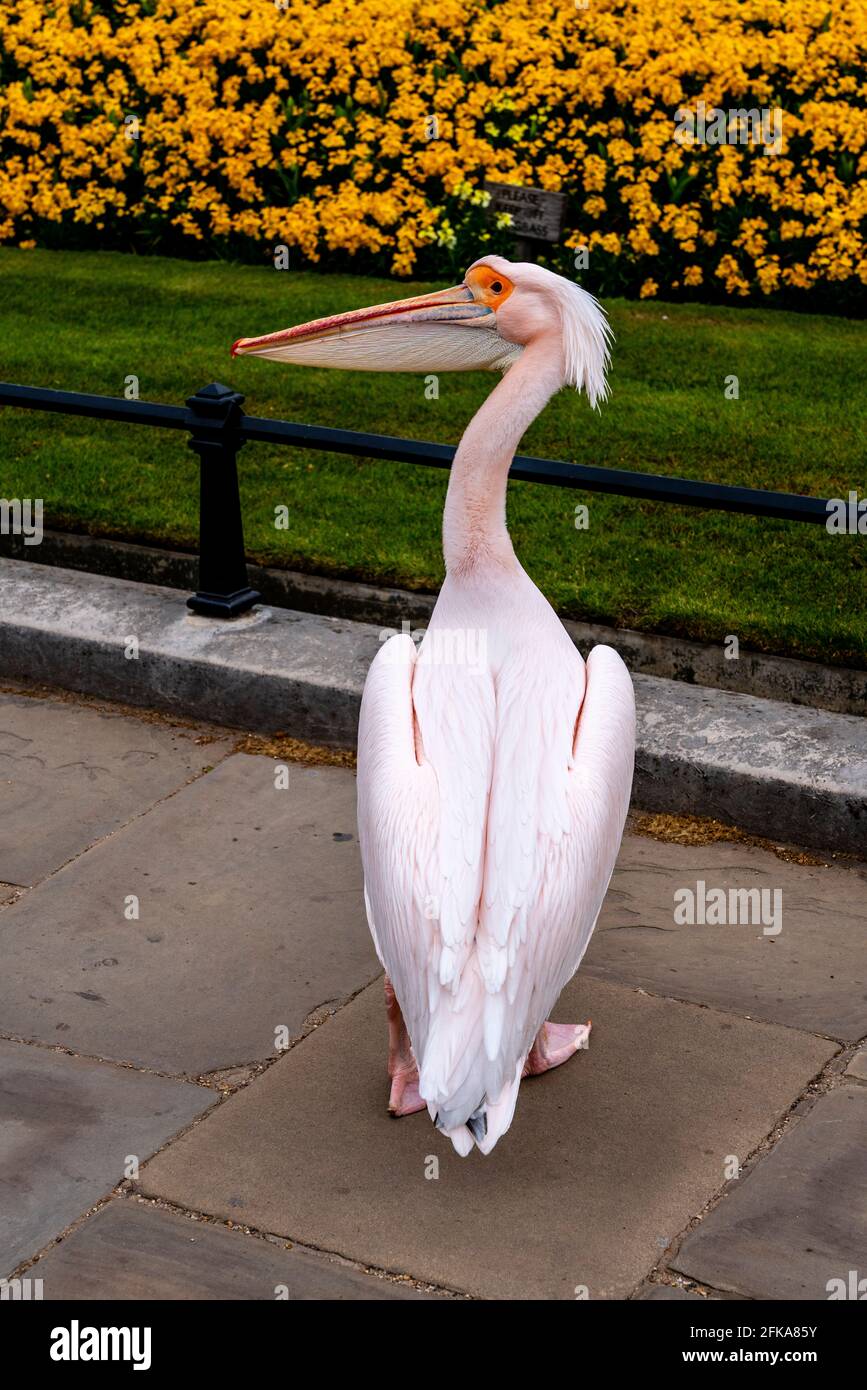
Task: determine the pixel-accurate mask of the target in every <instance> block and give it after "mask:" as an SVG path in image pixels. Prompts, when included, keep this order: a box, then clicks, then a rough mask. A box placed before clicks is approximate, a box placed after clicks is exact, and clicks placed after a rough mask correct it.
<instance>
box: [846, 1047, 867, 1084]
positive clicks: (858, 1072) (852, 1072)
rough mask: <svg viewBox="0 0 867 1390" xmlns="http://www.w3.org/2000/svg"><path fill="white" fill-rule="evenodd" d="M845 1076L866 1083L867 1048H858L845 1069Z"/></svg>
mask: <svg viewBox="0 0 867 1390" xmlns="http://www.w3.org/2000/svg"><path fill="white" fill-rule="evenodd" d="M846 1075H847V1076H855V1077H857V1078H858V1080H859V1081H867V1047H859V1048H858V1051H857V1052H856V1053H855V1056H854V1057H853V1058H852V1060H851V1062H850V1063H849V1065H848V1067H847V1068H846Z"/></svg>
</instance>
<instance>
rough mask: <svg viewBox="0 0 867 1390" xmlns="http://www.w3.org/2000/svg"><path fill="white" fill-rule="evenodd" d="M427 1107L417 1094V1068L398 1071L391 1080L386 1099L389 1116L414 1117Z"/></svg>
mask: <svg viewBox="0 0 867 1390" xmlns="http://www.w3.org/2000/svg"><path fill="white" fill-rule="evenodd" d="M426 1109H427V1106H426V1104H425V1102H424V1101H423V1100H422V1098H421V1096H420V1095H419V1093H418V1068H417V1067H411V1068H410V1070H409V1071H399V1072H397V1073H396V1075H394V1076H392V1078H391V1094H390V1095H389V1097H388V1113H389V1115H395V1116H399V1115H415V1114H416V1112H417V1111H419V1110H426Z"/></svg>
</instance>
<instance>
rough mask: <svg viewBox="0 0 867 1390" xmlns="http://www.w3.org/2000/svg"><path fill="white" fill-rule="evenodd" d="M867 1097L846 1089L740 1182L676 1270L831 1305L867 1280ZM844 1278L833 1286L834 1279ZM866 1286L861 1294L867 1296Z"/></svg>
mask: <svg viewBox="0 0 867 1390" xmlns="http://www.w3.org/2000/svg"><path fill="white" fill-rule="evenodd" d="M865 1134H867V1091H865V1090H864V1088H863V1087H861V1086H845V1085H844V1086H839V1087H837V1088H836V1089H835V1090H833V1091H830V1092H829V1093H828V1094H827V1095H824V1096H822V1097H821V1098H820V1099H819V1100H818V1101H817V1102H816V1104H815V1106H814V1107H813V1108H812V1109H811V1110H810V1111H809V1112H808V1113H807V1114H806V1115H804V1116H802V1117H801V1118H799V1119H797V1120H795V1121H794V1122H793V1123H792V1125H791V1128H790V1129H789V1130H788V1131H787V1132H786V1133H785V1134H784V1135H783V1137H782V1138H781V1139H780V1141H779V1143H778V1144H776V1146H775V1147H774V1148H773V1149H772V1150H771V1152H770V1153H769V1154H768V1155H767V1157H765V1158H763V1159H761V1161H760V1162H759V1163H758V1164H757V1165H756V1167H755V1168H754V1169H753V1170H752V1172H750V1173H748V1175H747V1176H746V1177H745V1178H743V1179H742V1180H740V1181H739V1182H738V1183H736V1184H734V1186H733V1189H732V1190H731V1191H730V1192H729V1193H728V1194H727V1195H726V1196H725V1197H724V1199H723V1200H722V1202H720V1204H719V1206H717V1207H715V1208H714V1210H713V1211H712V1212H710V1214H709V1215H708V1216H706V1217H705V1218H704V1220H703V1221H702V1222H701V1223H700V1225H698V1226H697V1227H696V1228H695V1230H694V1231H692V1232H690V1234H689V1235H688V1236H687V1237H686V1239H685V1241H684V1242H683V1245H682V1247H681V1249H680V1251H679V1252H678V1254H677V1256H676V1258H675V1259H674V1260H673V1261H672V1264H673V1265H674V1266H675V1267H676V1268H677V1269H678V1270H680V1271H681V1272H682V1273H684V1274H687V1275H689V1276H690V1277H691V1278H693V1279H698V1280H700V1281H701V1282H702V1283H703V1284H711V1285H713V1286H714V1288H718V1289H727V1290H729V1291H731V1292H734V1293H741V1294H746V1295H748V1296H749V1297H751V1298H783V1299H827V1298H829V1297H830V1296H831V1292H832V1288H835V1287H836V1288H837V1289H838V1290H839V1289H841V1288H842V1289H845V1290H847V1291H848V1290H849V1289H850V1285H851V1275H850V1271H854V1280H855V1284H856V1285H857V1283H858V1281H859V1280H865V1281H867V1163H865V1161H864V1138H865ZM831 1280H840V1281H842V1284H841V1285H835V1286H832V1285H831V1283H830V1282H829V1281H831ZM865 1295H867V1282H865V1283H864V1285H863V1287H861V1288H860V1290H859V1291H858V1292H856V1293H852V1292H844V1293H843V1295H842V1296H843V1297H847V1296H848V1297H849V1298H854V1297H858V1298H863V1297H864V1296H865Z"/></svg>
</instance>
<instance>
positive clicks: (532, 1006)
mask: <svg viewBox="0 0 867 1390" xmlns="http://www.w3.org/2000/svg"><path fill="white" fill-rule="evenodd" d="M557 674H559V673H556V674H555V673H554V672H552V671H551V670H550V669H540V668H539V667H538V666H537V668H536V669H535V670H531V669H529V668H528V669H522V668H521V667H520V666H519V667H514V668H512V670H511V673H510V675H509V677H507V678H506V679H505V680H502V681H501V682H500V683H499V685H498V688H497V702H498V731H497V751H496V768H497V772H496V775H495V779H494V784H493V787H492V790H491V803H490V811H489V816H488V837H487V847H486V848H487V853H486V863H485V884H484V898H483V902H482V906H481V910H480V914H479V931H478V938H477V947H478V960H479V966H480V969H481V972H482V977H483V980H484V985H485V999H484V1018H483V1037H484V1049H485V1058H486V1063H487V1067H488V1074H487V1078H486V1079H487V1094H488V1096H489V1097H490V1098H491V1099H494V1098H495V1097H496V1096H497V1095H498V1094H499V1092H498V1087H511V1086H513V1085H516V1083H515V1073H516V1068H517V1067H518V1065H519V1064H523V1061H524V1059H525V1057H526V1055H527V1052H528V1050H529V1048H530V1047H531V1046H532V1043H533V1039H534V1038H535V1036H536V1034H537V1033H538V1031H539V1029H540V1028H541V1026H542V1024H543V1023H544V1022H545V1020H546V1019H547V1018H548V1015H549V1013H550V1011H551V1009H552V1008H553V1006H554V1004H555V1003H556V1001H557V998H558V996H559V995H560V993H561V991H562V989H563V988H564V986H565V985H566V984H567V983H568V981H569V980H570V979H571V977H572V976H573V975H574V973H575V971H576V970H577V969H578V966H579V964H580V962H581V958H582V956H583V955H584V952H585V950H586V949H587V945H588V943H589V941H590V937H591V935H592V932H593V928H594V926H595V925H596V919H597V917H598V915H599V910H600V908H601V906H602V901H603V899H604V897H605V893H606V891H607V888H608V884H609V881H610V879H611V874H612V871H613V868H614V862H615V859H616V857H617V852H618V850H619V847H620V840H621V835H622V833H623V824H624V821H625V819H626V813H627V810H628V807H629V796H630V791H631V787H632V773H633V761H634V746H635V702H634V695H633V690H632V681H631V680H630V677H629V673H628V671H627V669H626V667H625V666H624V664H623V662H622V660H621V659H620V657H619V656H618V655H617V653H616V652H615V651H614V650H613V649H612V648H610V647H596V648H595V649H594V650H593V651H592V652H591V654H590V657H589V659H588V662H587V665H586V668H585V683H584V689H583V692H582V689H581V682H580V679H579V681H578V682H577V683H576V684H574V685H573V686H572V701H571V703H570V700H569V685H568V683H567V682H565V681H563V680H562V679H557ZM582 694H583V699H582ZM578 710H580V714H578V717H577V728H575V717H576V713H577V712H578ZM573 729H575V736H574V743H573V741H572V730H573ZM518 1075H520V1072H518ZM512 1105H514V1101H512ZM509 1117H510V1114H509ZM505 1127H508V1120H507V1122H506V1126H505ZM494 1128H496V1126H494ZM501 1132H502V1131H501ZM492 1137H493V1142H496V1137H498V1136H496V1135H493V1136H492V1132H491V1126H490V1125H489V1131H488V1139H489V1140H490V1139H491V1138H492ZM480 1147H487V1146H486V1145H482V1146H480Z"/></svg>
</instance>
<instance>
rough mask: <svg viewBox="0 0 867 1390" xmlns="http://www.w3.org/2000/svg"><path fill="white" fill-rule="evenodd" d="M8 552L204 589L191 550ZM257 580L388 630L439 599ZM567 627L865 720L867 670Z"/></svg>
mask: <svg viewBox="0 0 867 1390" xmlns="http://www.w3.org/2000/svg"><path fill="white" fill-rule="evenodd" d="M0 555H6V556H8V557H9V558H10V559H16V560H26V561H28V562H29V563H31V564H45V565H54V566H58V567H60V568H64V569H74V570H85V571H87V572H88V573H91V574H101V575H106V576H110V577H114V578H116V579H129V580H134V581H136V582H139V583H143V584H161V585H167V586H169V587H170V588H173V589H182V590H183V591H184V593H185V594H186V593H189V592H192V591H194V590H195V588H196V575H197V569H198V559H197V557H196V556H195V555H193V554H187V553H184V552H183V551H176V550H162V549H158V548H157V547H154V546H145V545H134V544H132V543H131V542H129V541H118V540H112V539H110V538H108V537H103V536H81V535H76V534H74V533H71V532H61V531H46V532H45V533H44V535H43V539H42V542H41V544H40V545H39V546H26V545H24V542H23V539H22V538H21V537H20V536H11V535H10V536H0ZM248 572H249V575H250V583H251V584H252V585H253V587H254V588H256V589H258V590H259V592H260V593H261V595H262V598H263V600H264V602H265V603H267V604H271V605H274V606H275V607H278V608H291V609H294V610H296V611H299V612H303V613H320V614H322V615H324V616H327V617H336V618H350V619H352V620H353V621H355V622H362V623H377V624H379V625H380V626H381V627H394V626H397V627H399V626H400V624H401V623H402V622H408V623H410V624H411V625H412V626H413V627H416V626H424V624H425V623H426V622H427V621H428V619H429V617H430V615H431V613H432V612H433V606H434V604H435V603H436V594H430V593H423V592H413V591H411V590H408V589H394V588H388V587H386V586H383V585H373V584H362V583H359V582H357V581H354V580H348V579H333V578H329V577H327V576H324V575H311V574H302V573H299V572H298V571H296V570H282V569H271V568H263V567H262V566H259V565H249V566H248ZM564 626H565V628H566V630H567V632H569V634H570V636H571V637H572V639H573V641H574V642H575V644H576V646H577V647H578V649H579V650H580V651H581V653H582V655H584V656H586V655H587V653H588V652H589V651H590V649H591V647H594V646H597V645H598V644H599V643H600V642H603V643H605V644H606V645H607V646H609V647H614V649H615V650H616V651H618V652H619V653H620V655H621V656H622V657H623V659H624V661H625V662H626V664H627V665H628V666H629V669H630V670H631V671H634V672H636V673H641V674H644V675H648V676H664V677H666V678H668V679H671V680H678V681H683V682H685V683H686V684H689V685H704V686H712V687H713V688H714V689H718V690H732V691H738V692H739V693H741V694H745V695H756V696H758V697H759V698H761V699H772V700H784V701H787V702H789V703H791V704H796V705H808V706H811V707H812V708H814V709H825V710H832V711H835V712H836V713H838V714H859V715H867V670H863V671H861V670H856V669H854V668H852V667H847V666H825V665H823V664H822V663H821V662H816V661H803V660H800V659H796V658H793V657H786V656H773V655H769V654H767V653H765V652H757V651H754V650H752V649H748V648H746V647H742V648H741V651H740V655H739V658H738V660H736V661H731V660H727V659H726V657H725V656H724V653H723V647H722V644H721V643H712V642H694V641H691V640H690V639H688V638H681V637H671V636H669V635H668V634H666V633H659V632H638V631H635V630H633V629H631V628H615V627H610V626H606V625H604V624H601V623H585V622H577V621H575V620H574V619H565V620H564Z"/></svg>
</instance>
